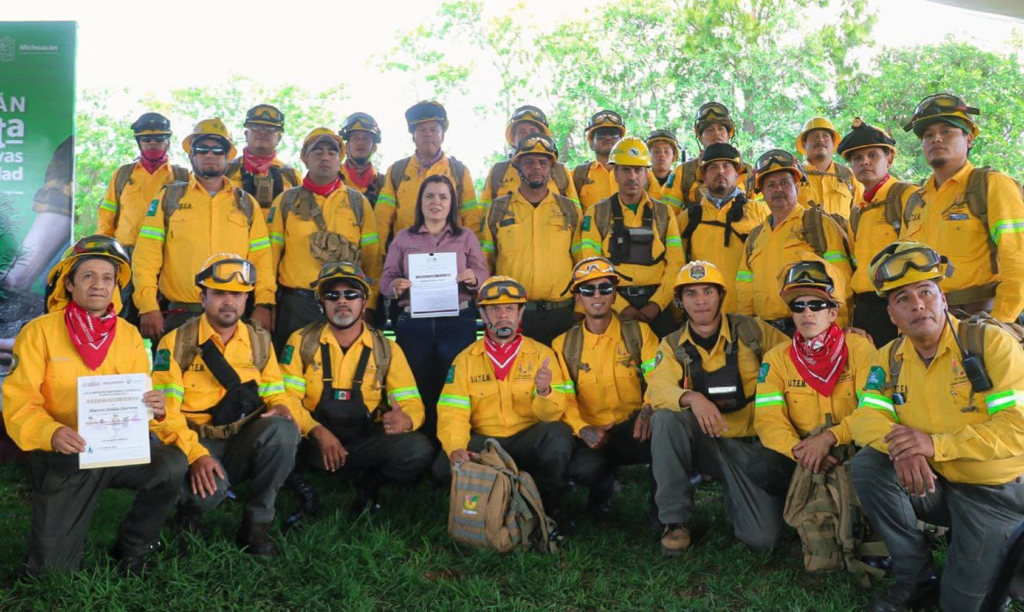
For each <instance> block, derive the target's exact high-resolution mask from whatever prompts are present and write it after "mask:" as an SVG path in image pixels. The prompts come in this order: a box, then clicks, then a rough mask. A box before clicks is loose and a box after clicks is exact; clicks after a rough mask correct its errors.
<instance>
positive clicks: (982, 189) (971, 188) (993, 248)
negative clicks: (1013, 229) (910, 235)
mask: <svg viewBox="0 0 1024 612" xmlns="http://www.w3.org/2000/svg"><path fill="white" fill-rule="evenodd" d="M993 172H996V171H995V170H993V169H992V167H991V166H981V167H977V168H974V169H972V170H971V173H970V175H968V177H967V186H966V187H965V188H964V191H963V193H961V194H960V196H959V197H958V198H957V199H956V202H955V203H954V204H959V203H961V202H963V201H964V200H966V201H967V209H968V210H969V211H971V214H972V215H974V216H975V217H977V218H978V219H980V220H981V223H982V225H984V226H985V229H986V230H987V231H986V232H985V234H986V235H987V236H988V253H989V263H990V264H991V266H992V272H993V273H998V272H999V259H998V255H999V252H998V247H997V245H996V242H995V240H994V239H993V238H992V226H991V225H989V223H988V177H989V175H990V174H992V173H993ZM926 182H927V179H925V180H924V181H922V183H921V184H922V185H924V184H925V183H926ZM1013 182H1014V183H1015V184H1016V185H1017V189H1019V190H1020V191H1021V197H1022V198H1024V188H1022V187H1021V184H1020V183H1019V182H1017V180H1016V179H1013ZM923 194H924V190H923V189H922V190H921V191H917V192H915V193H914V194H913V195H912V196H910V199H909V200H907V208H906V210H905V211H904V212H903V222H904V224H907V225H909V224H910V219H911V218H912V217H913V215H914V211H915V210H916V209H917V208H918V207H923V206H924V196H923Z"/></svg>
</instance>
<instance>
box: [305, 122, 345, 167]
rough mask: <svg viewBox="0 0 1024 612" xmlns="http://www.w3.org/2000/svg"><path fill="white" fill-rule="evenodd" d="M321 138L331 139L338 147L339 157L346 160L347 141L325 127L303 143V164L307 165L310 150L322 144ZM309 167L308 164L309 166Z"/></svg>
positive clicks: (318, 129) (313, 133) (316, 130)
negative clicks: (317, 144) (319, 143)
mask: <svg viewBox="0 0 1024 612" xmlns="http://www.w3.org/2000/svg"><path fill="white" fill-rule="evenodd" d="M321 138H330V139H331V140H333V141H334V142H335V143H336V144H337V145H338V155H339V157H341V159H345V141H344V140H343V139H342V137H341V135H340V134H337V133H335V131H334V130H329V129H327V128H325V127H318V128H316V129H315V130H313V131H312V132H310V133H309V134H308V135H307V136H306V139H305V140H303V141H302V151H300V152H299V159H300V160H302V163H304V164H306V158H307V157H308V156H309V151H310V149H312V148H313V145H315V144H316V143H318V142H320V139H321ZM307 165H308V164H307Z"/></svg>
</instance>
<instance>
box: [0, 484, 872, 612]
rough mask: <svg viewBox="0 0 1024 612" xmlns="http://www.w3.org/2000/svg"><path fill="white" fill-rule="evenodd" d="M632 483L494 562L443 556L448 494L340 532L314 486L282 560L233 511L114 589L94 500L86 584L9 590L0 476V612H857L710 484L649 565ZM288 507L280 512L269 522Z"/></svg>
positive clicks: (227, 509) (649, 537)
mask: <svg viewBox="0 0 1024 612" xmlns="http://www.w3.org/2000/svg"><path fill="white" fill-rule="evenodd" d="M645 478H646V474H645V471H643V470H640V469H636V468H633V469H629V470H626V471H624V473H623V480H624V483H623V484H624V490H623V492H622V493H621V494H619V495H618V496H616V498H615V504H614V509H613V513H612V516H611V517H610V519H606V520H600V519H597V518H594V517H590V516H586V515H585V514H584V513H583V510H582V504H583V500H584V494H583V493H582V492H579V493H576V494H574V495H572V496H570V498H569V500H568V501H569V507H570V509H572V510H573V511H574V514H575V515H576V516H577V518H578V520H577V523H578V525H577V529H576V530H575V531H574V532H573V534H572V535H571V536H570V539H569V540H568V541H567V543H566V544H565V545H564V546H563V548H562V550H561V551H560V552H559V554H558V555H540V554H535V553H512V554H506V555H500V554H497V553H494V552H491V551H486V550H476V549H472V548H467V547H463V546H458V545H456V544H454V543H453V542H452V541H451V540H450V539H449V538H448V535H447V532H446V528H447V512H448V495H447V493H446V492H444V491H441V490H439V489H436V488H434V487H432V486H431V485H429V484H428V483H421V484H419V485H417V486H416V487H413V488H411V489H402V488H389V489H385V492H384V495H383V499H382V501H383V503H384V504H385V510H384V512H383V513H382V514H381V515H378V516H377V517H373V518H368V517H366V516H363V517H360V518H352V517H351V516H350V514H349V513H348V507H349V506H350V504H351V503H352V500H353V499H354V496H353V493H352V491H351V489H350V487H349V486H348V485H347V484H345V483H342V482H339V481H338V480H336V479H333V478H330V477H328V476H326V475H322V474H316V475H314V476H313V478H312V480H313V482H314V484H315V485H316V486H317V488H318V489H319V490H320V491H321V493H322V494H323V497H324V502H325V507H326V510H325V511H324V512H323V513H322V514H321V516H319V517H318V518H317V519H316V520H315V521H314V522H312V523H311V524H310V525H309V526H307V527H306V528H305V529H302V530H298V531H295V532H292V533H290V534H288V535H287V536H281V535H280V534H279V533H278V534H277V536H278V538H279V541H280V542H281V543H282V545H283V546H282V548H283V551H284V554H283V556H281V557H279V558H277V559H256V558H252V557H249V556H248V555H245V554H243V553H241V552H239V551H238V550H237V548H236V547H235V545H234V534H235V530H236V529H237V526H238V522H239V521H240V519H241V504H239V503H228V504H227V505H225V506H222V507H221V508H219V509H218V510H217V511H215V512H213V513H211V514H209V515H207V516H206V517H205V523H204V524H205V526H207V527H208V528H209V530H210V532H211V534H210V537H209V539H208V541H207V542H205V543H204V542H202V541H200V540H197V539H194V538H180V537H179V538H176V537H175V536H174V534H172V533H171V532H170V530H169V529H168V530H165V531H164V536H165V540H166V541H167V544H168V545H167V548H166V550H165V551H163V552H162V553H161V554H160V557H159V559H158V560H157V562H156V563H154V564H152V565H151V569H150V570H149V571H148V572H147V573H146V574H145V575H144V576H143V577H141V578H129V579H124V578H121V577H120V576H119V575H118V573H117V571H116V569H115V568H114V567H113V566H112V564H111V562H110V561H109V560H108V557H107V552H106V551H107V550H109V549H110V547H111V546H112V545H113V542H114V538H115V535H116V528H117V524H118V522H119V521H120V520H121V518H122V517H123V516H124V514H125V512H126V510H127V508H128V504H129V503H130V501H131V493H130V492H126V491H110V492H107V493H106V494H105V495H104V497H103V499H102V501H101V503H100V505H99V507H98V508H97V510H96V514H95V515H94V518H93V524H92V528H91V530H90V533H89V539H88V542H87V545H86V551H87V552H86V559H85V564H84V568H85V569H84V570H83V571H81V572H79V573H77V574H73V575H60V576H52V577H46V578H42V579H36V580H18V579H17V573H16V572H17V568H18V564H19V561H20V559H21V558H22V555H23V554H24V546H25V541H26V537H27V534H28V529H29V516H30V506H29V493H28V487H27V484H26V474H25V471H24V469H23V468H18V467H14V466H9V465H5V466H0V610H2V611H3V612H14V611H22V610H38V611H41V612H42V611H46V612H50V611H54V612H56V611H62V610H68V611H72V610H73V611H76V612H77V611H92V610H103V611H114V612H116V611H132V612H135V611H138V610H168V611H174V612H188V611H193V610H195V611H199V610H217V611H229V610H232V611H233V610H237V611H247V612H249V611H263V610H303V611H319V610H344V611H346V612H357V611H364V610H365V611H369V610H417V611H418V610H453V611H455V610H502V611H515V610H559V611H584V610H587V611H589V610H695V611H696V610H700V611H704V610H707V611H710V610H721V611H727V610H728V611H736V610H763V611H772V612H777V611H793V612H807V611H811V610H814V611H826V610H834V611H843V612H846V611H849V610H857V609H862V608H863V606H864V604H866V603H867V601H868V600H869V598H870V592H867V591H864V590H862V589H861V588H860V587H859V585H858V583H857V581H856V580H854V579H853V578H852V577H851V576H849V575H847V574H830V575H810V574H807V573H805V572H804V571H803V566H802V561H801V557H800V546H799V541H798V540H797V539H796V536H795V534H792V532H791V536H792V537H790V538H789V539H787V541H786V543H785V544H784V545H783V546H782V547H781V548H779V549H777V550H775V551H774V552H770V553H768V552H757V551H752V550H750V549H748V548H747V547H745V546H744V545H742V544H740V543H738V542H737V541H736V540H735V539H734V538H733V537H732V531H731V528H730V526H729V524H728V521H727V520H726V519H725V518H724V515H723V512H722V506H721V495H720V490H719V488H718V485H716V484H711V485H704V486H702V487H701V488H699V489H698V506H697V515H696V517H695V520H694V525H693V526H694V531H695V534H696V542H695V545H694V547H693V549H691V551H689V552H688V553H687V554H685V555H684V556H682V557H678V558H664V557H662V556H661V551H660V547H659V544H658V538H657V536H656V535H655V534H653V533H652V532H651V531H650V530H649V529H648V527H647V526H646V515H647V507H646V495H645V491H644V486H645V484H644V481H645ZM293 507H294V500H293V498H292V496H291V494H290V493H289V492H283V493H282V494H281V495H280V496H279V499H278V511H279V514H278V516H279V519H280V518H281V517H283V516H286V515H287V513H289V512H290V511H291V510H292V509H293Z"/></svg>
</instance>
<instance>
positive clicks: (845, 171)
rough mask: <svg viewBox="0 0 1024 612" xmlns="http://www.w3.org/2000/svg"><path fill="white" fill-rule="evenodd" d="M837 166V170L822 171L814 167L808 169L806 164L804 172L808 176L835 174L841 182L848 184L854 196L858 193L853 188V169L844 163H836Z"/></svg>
mask: <svg viewBox="0 0 1024 612" xmlns="http://www.w3.org/2000/svg"><path fill="white" fill-rule="evenodd" d="M835 166H836V171H835V172H822V171H820V170H817V169H815V168H813V167H812V168H811V169H810V170H808V169H807V167H806V166H805V167H804V174H806V175H807V176H834V177H836V178H837V179H839V180H840V182H842V183H843V184H844V185H846V188H847V189H849V190H850V197H851V198H852V197H853V196H854V194H855V193H857V192H856V191H854V189H853V171H852V170H850V169H849V168H847V167H846V166H844V165H842V164H835Z"/></svg>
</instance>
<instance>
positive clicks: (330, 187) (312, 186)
mask: <svg viewBox="0 0 1024 612" xmlns="http://www.w3.org/2000/svg"><path fill="white" fill-rule="evenodd" d="M302 186H303V187H305V188H306V189H308V190H310V191H312V192H313V193H315V194H316V195H318V196H323V197H325V198H326V197H327V196H328V195H330V194H332V193H334V190H335V189H337V188H338V187H341V177H340V176H339V177H338V178H336V179H334V180H333V181H331V182H330V183H327V184H326V185H317V184H316V183H314V182H313V181H311V180H309V175H308V174H307V175H306V178H304V179H302Z"/></svg>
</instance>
